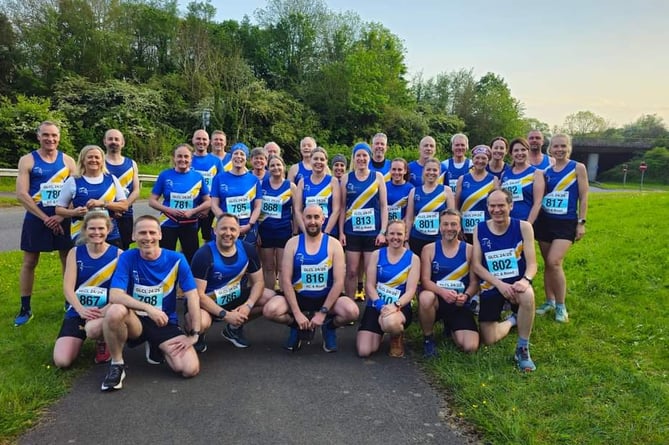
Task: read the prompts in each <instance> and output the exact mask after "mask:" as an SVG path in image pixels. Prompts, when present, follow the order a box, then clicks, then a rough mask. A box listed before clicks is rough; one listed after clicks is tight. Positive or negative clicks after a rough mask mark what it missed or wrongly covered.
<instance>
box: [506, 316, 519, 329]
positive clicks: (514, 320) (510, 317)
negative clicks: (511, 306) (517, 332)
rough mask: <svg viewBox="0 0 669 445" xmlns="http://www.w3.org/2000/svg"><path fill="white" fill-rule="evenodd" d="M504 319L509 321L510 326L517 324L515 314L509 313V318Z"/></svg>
mask: <svg viewBox="0 0 669 445" xmlns="http://www.w3.org/2000/svg"><path fill="white" fill-rule="evenodd" d="M506 321H508V322H509V323H511V326H516V325H518V318H516V314H511V315H509V318H507V319H506Z"/></svg>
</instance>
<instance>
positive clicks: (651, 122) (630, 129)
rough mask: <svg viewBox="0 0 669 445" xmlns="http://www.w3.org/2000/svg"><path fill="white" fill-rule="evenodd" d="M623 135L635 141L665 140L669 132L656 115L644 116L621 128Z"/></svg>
mask: <svg viewBox="0 0 669 445" xmlns="http://www.w3.org/2000/svg"><path fill="white" fill-rule="evenodd" d="M623 135H624V136H625V137H627V138H635V139H661V138H667V137H668V136H669V132H668V131H667V126H666V124H665V123H664V120H663V119H662V118H661V117H660V116H658V115H657V114H644V115H643V116H641V117H640V118H639V119H637V120H636V121H634V122H633V123H631V124H627V125H625V126H624V127H623Z"/></svg>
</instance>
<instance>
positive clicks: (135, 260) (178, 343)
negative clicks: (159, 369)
mask: <svg viewBox="0 0 669 445" xmlns="http://www.w3.org/2000/svg"><path fill="white" fill-rule="evenodd" d="M161 238H162V233H161V231H160V222H159V221H158V219H157V218H156V217H154V216H150V215H144V216H140V217H139V218H137V219H136V220H135V224H134V227H133V233H132V239H133V240H134V241H135V242H136V243H137V248H136V249H130V250H128V251H127V252H124V253H123V254H121V256H120V257H119V260H118V264H117V266H116V271H115V272H114V276H113V277H112V282H111V285H110V293H109V300H110V303H111V304H110V306H109V308H108V309H107V313H106V314H105V318H104V321H103V332H104V336H105V340H106V341H107V345H108V346H109V351H110V352H111V358H112V361H111V365H110V367H109V371H108V372H107V376H106V377H105V379H104V381H103V382H102V386H101V388H100V389H102V391H110V390H113V389H121V388H122V387H123V380H124V379H125V364H124V363H123V345H124V344H125V343H126V342H127V343H128V345H129V346H131V347H133V346H138V345H140V344H141V343H144V342H146V359H147V361H148V362H149V363H151V364H159V363H160V362H161V361H162V355H163V354H164V356H165V360H166V361H167V364H168V365H169V366H170V368H172V370H174V371H175V372H178V373H181V375H183V376H184V377H194V376H196V375H197V374H198V373H199V372H200V362H199V360H198V358H197V354H196V353H195V349H193V345H194V344H195V343H196V342H197V340H198V337H199V330H200V310H199V309H200V301H199V300H200V299H199V296H198V293H197V290H196V287H195V281H194V279H193V274H192V273H191V271H190V268H189V267H188V262H187V261H186V257H184V256H183V254H182V253H179V252H174V251H172V250H168V249H161V248H160V244H159V243H160V239H161ZM177 285H178V286H179V287H180V288H181V289H182V290H183V292H184V296H185V297H186V298H188V309H189V310H190V313H191V314H195V316H193V317H191V326H192V328H193V330H192V331H190V332H189V333H188V335H185V334H184V332H183V331H182V330H181V328H180V327H179V325H178V324H177V311H176V303H177Z"/></svg>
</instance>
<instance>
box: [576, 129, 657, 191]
mask: <svg viewBox="0 0 669 445" xmlns="http://www.w3.org/2000/svg"><path fill="white" fill-rule="evenodd" d="M654 146H655V145H654V144H653V140H652V139H627V138H625V139H602V138H588V137H574V139H573V140H572V155H571V157H572V159H574V160H576V161H579V162H582V163H583V164H585V166H586V167H587V168H588V179H589V180H590V181H594V180H596V179H597V175H598V174H599V172H605V171H607V170H609V169H611V168H613V167H615V166H616V165H618V164H622V163H623V162H627V161H629V160H630V159H632V158H633V157H634V156H635V155H637V154H640V153H643V152H645V151H648V150H650V149H651V148H653V147H654Z"/></svg>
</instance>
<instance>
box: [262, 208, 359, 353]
mask: <svg viewBox="0 0 669 445" xmlns="http://www.w3.org/2000/svg"><path fill="white" fill-rule="evenodd" d="M302 218H303V219H304V227H305V230H306V231H305V233H302V234H299V235H297V236H294V237H292V238H291V239H290V240H288V243H286V247H285V249H284V254H283V263H282V267H281V288H282V289H283V290H284V293H285V297H283V296H280V295H278V296H276V297H274V298H272V299H271V300H269V301H268V302H267V304H265V307H264V310H263V315H264V316H265V317H267V318H268V319H270V320H273V321H276V322H277V323H283V324H287V325H289V326H290V335H289V337H288V341H287V342H286V344H285V346H284V347H285V348H286V349H288V350H290V351H297V350H298V349H299V348H300V342H301V340H300V331H301V332H302V333H310V332H311V333H313V331H314V330H315V329H316V328H318V327H320V328H321V333H322V336H323V350H324V351H325V352H335V351H336V350H337V334H336V329H337V327H339V326H343V325H346V324H348V323H350V322H352V321H355V320H357V319H358V313H359V311H358V306H357V305H356V304H355V303H354V302H353V300H351V299H350V298H348V297H340V294H341V291H342V290H343V289H344V278H345V270H344V249H342V247H341V244H339V241H337V240H336V239H335V238H333V237H331V236H328V235H324V234H323V232H322V230H321V229H322V227H323V221H324V219H325V217H324V216H323V210H322V209H321V208H320V206H318V205H316V204H310V205H307V207H306V208H305V209H304V211H303V212H302ZM303 311H304V312H312V313H313V314H314V315H313V316H312V317H311V319H309V318H307V316H306V315H305V314H304V313H303Z"/></svg>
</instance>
